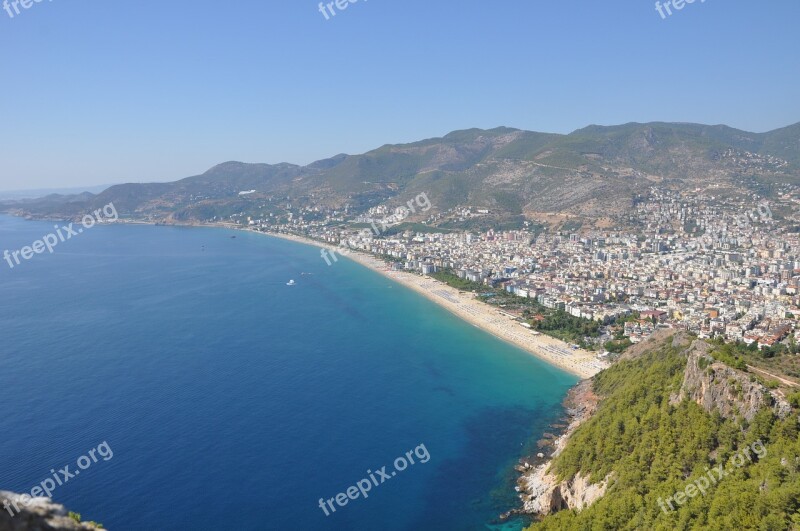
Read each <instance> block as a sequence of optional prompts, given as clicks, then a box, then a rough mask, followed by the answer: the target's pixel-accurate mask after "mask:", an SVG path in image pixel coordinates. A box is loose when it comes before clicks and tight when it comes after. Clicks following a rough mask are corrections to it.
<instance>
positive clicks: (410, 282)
mask: <svg viewBox="0 0 800 531" xmlns="http://www.w3.org/2000/svg"><path fill="white" fill-rule="evenodd" d="M252 232H256V233H258V234H267V235H268V236H273V237H277V238H283V239H286V240H291V241H294V242H297V243H303V244H306V245H313V246H315V247H320V248H327V249H333V248H336V246H334V245H332V244H324V243H322V242H318V241H315V240H312V239H309V238H303V237H301V236H295V235H290V234H281V233H271V232H270V233H264V232H259V231H252ZM339 256H346V258H349V259H351V260H353V261H355V262H358V263H359V264H361V265H363V266H365V267H368V268H370V269H372V270H374V271H377V272H378V273H380V274H382V275H384V276H386V277H388V278H390V279H391V280H394V281H395V282H397V283H399V284H402V285H403V286H406V287H407V288H409V289H412V290H414V291H416V292H417V293H419V294H420V295H423V296H424V297H427V298H428V299H429V300H431V301H433V302H434V303H436V304H438V305H439V306H441V307H443V308H445V309H446V310H448V311H450V312H452V313H454V314H455V315H457V316H458V317H460V318H462V319H463V320H465V321H467V322H468V323H470V324H472V325H474V326H476V327H477V328H480V329H481V330H484V331H485V332H488V333H490V334H492V335H493V336H495V337H497V338H499V339H502V340H503V341H506V342H508V343H511V344H512V345H514V346H517V347H519V348H521V349H523V350H525V351H527V352H529V353H531V354H533V355H534V356H536V357H538V358H540V359H542V360H544V361H546V362H547V363H550V364H552V365H555V366H556V367H559V368H561V369H563V370H565V371H567V372H570V373H572V374H575V375H576V376H579V377H581V378H590V377H592V376H594V375H595V374H597V373H598V372H600V371H602V370H603V369H605V368H606V367H607V366H608V364H606V363H605V362H603V361H600V360H598V359H597V357H596V356H595V354H594V353H592V352H589V351H586V350H582V349H572V348H571V347H570V346H569V345H568V344H567V343H565V342H563V341H560V340H558V339H555V338H552V337H549V336H546V335H543V334H540V335H534V334H533V332H532V331H531V330H529V329H527V328H525V327H523V326H522V325H521V324H520V323H519V322H517V321H514V320H512V319H511V318H509V317H506V316H504V315H502V314H501V313H500V311H499V310H498V309H497V308H496V307H494V306H491V305H489V304H486V303H484V302H481V301H479V300H476V298H475V295H474V294H472V293H466V292H462V291H459V290H457V289H455V288H452V287H450V286H448V285H447V284H444V283H442V282H439V281H438V280H435V279H433V278H431V277H425V276H422V275H418V274H415V273H410V272H405V271H392V270H391V266H390V265H389V264H387V263H386V262H385V261H383V260H381V259H380V258H377V257H375V256H373V255H370V254H366V253H361V252H356V251H351V252H349V253H348V254H346V255H342V254H339ZM321 259H322V258H320V260H321Z"/></svg>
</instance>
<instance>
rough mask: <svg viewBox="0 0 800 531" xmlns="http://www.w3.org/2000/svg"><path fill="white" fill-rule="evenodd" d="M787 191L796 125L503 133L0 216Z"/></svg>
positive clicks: (580, 203)
mask: <svg viewBox="0 0 800 531" xmlns="http://www.w3.org/2000/svg"><path fill="white" fill-rule="evenodd" d="M159 177H160V178H161V179H162V180H167V179H169V177H170V176H159ZM109 178H113V176H110V177H109ZM787 184H788V185H797V184H800V123H797V124H794V125H791V126H788V127H785V128H782V129H778V130H775V131H770V132H767V133H750V132H747V131H741V130H738V129H733V128H730V127H726V126H723V125H700V124H686V123H647V124H640V123H630V124H624V125H616V126H609V127H603V126H596V125H593V126H589V127H585V128H583V129H579V130H577V131H574V132H572V133H570V134H567V135H563V134H550V133H537V132H533V131H522V130H518V129H511V128H508V127H499V128H495V129H489V130H484V129H468V130H463V131H454V132H452V133H450V134H447V135H445V136H444V137H441V138H430V139H427V140H421V141H418V142H413V143H409V144H392V145H389V144H387V145H384V146H382V147H379V148H377V149H374V150H371V151H368V152H367V153H363V154H359V155H344V154H340V155H336V156H334V157H331V158H329V159H325V160H320V161H317V162H315V163H312V164H309V165H307V166H298V165H294V164H286V163H282V164H246V163H241V162H227V163H223V164H219V165H217V166H215V167H213V168H211V169H210V170H208V171H207V172H205V173H204V174H202V175H197V176H194V177H188V178H185V179H182V180H179V181H175V182H161V183H150V184H122V185H117V186H113V187H111V188H109V189H108V190H106V191H104V192H102V193H100V194H96V195H95V194H84V195H79V196H63V195H52V196H48V197H46V198H43V199H39V200H35V201H5V202H0V211H15V212H23V213H25V214H27V215H32V216H37V217H60V218H62V219H69V218H72V217H75V216H82V215H84V214H85V213H86V212H91V211H93V210H95V209H97V208H102V207H103V206H104V205H106V204H108V203H111V202H113V203H114V205H115V206H116V208H117V209H118V211H119V213H120V215H121V216H122V217H123V218H134V219H146V220H149V221H166V222H169V221H205V220H209V219H225V218H227V217H229V216H230V215H232V214H236V213H241V212H252V211H253V210H254V209H256V207H258V208H265V207H264V205H269V204H271V203H272V202H275V203H281V204H284V205H285V204H291V205H292V206H293V207H296V208H304V209H306V210H305V212H306V213H308V212H309V209H310V210H311V211H314V212H318V211H321V212H330V211H332V210H333V211H338V210H342V209H346V210H347V211H348V212H351V213H353V212H355V213H359V212H363V211H366V210H368V209H369V208H371V207H375V206H379V205H381V206H397V205H399V204H402V203H405V202H406V201H407V200H408V199H410V198H413V197H415V196H416V195H417V194H419V193H423V192H424V193H426V194H427V195H428V196H429V197H430V200H431V203H432V205H433V212H432V213H440V214H441V213H444V212H448V211H451V210H453V209H459V208H462V207H476V208H479V209H485V210H488V211H490V212H491V213H492V216H495V217H496V219H497V220H498V221H502V220H508V219H518V218H521V217H524V218H527V219H531V220H535V219H539V218H548V215H549V214H559V215H565V214H566V215H576V216H585V217H586V218H587V219H597V218H605V217H607V216H609V215H612V216H613V215H620V214H624V213H625V212H627V211H628V210H629V209H630V208H631V205H632V202H633V201H634V199H635V197H636V196H638V195H640V194H646V193H647V192H648V191H649V190H650V189H651V188H652V187H653V186H657V187H659V188H660V189H671V190H677V191H681V190H691V189H695V188H697V187H712V189H713V190H714V194H713V195H718V196H724V195H726V194H729V193H731V194H738V193H740V192H742V191H744V192H750V193H758V194H759V195H762V196H771V195H774V194H775V193H777V192H778V191H779V190H781V189H782V188H781V186H783V185H787ZM242 192H246V194H245V195H242V194H241V193H242ZM250 192H252V193H250Z"/></svg>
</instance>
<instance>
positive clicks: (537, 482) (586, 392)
mask: <svg viewBox="0 0 800 531" xmlns="http://www.w3.org/2000/svg"><path fill="white" fill-rule="evenodd" d="M599 401H600V399H599V397H598V396H597V395H595V394H594V392H593V391H592V381H591V380H584V381H582V382H581V383H580V384H578V385H577V386H576V387H574V388H573V389H572V390H571V391H570V394H569V396H568V397H567V400H566V405H567V412H568V414H569V416H570V422H569V425H568V426H567V428H566V429H565V430H564V432H563V433H562V434H561V436H560V437H558V438H557V439H556V440H555V442H554V443H553V453H552V454H551V456H550V459H549V460H548V461H547V462H546V463H543V464H540V465H538V466H536V467H533V466H531V465H530V464H529V463H527V462H526V463H523V464H522V465H521V466H520V471H522V472H523V474H522V476H521V477H520V479H519V481H518V486H517V488H518V490H519V492H520V499H521V500H522V511H521V512H524V513H527V514H536V515H541V516H544V515H547V514H550V513H554V512H557V511H560V510H563V509H575V510H578V511H579V510H581V509H583V508H585V507H588V506H589V505H591V504H592V503H594V502H595V501H596V500H597V499H599V498H600V497H601V496H602V495H603V494H605V492H606V489H607V488H608V484H609V481H610V479H611V478H610V477H606V478H605V479H604V480H603V481H601V482H600V483H595V484H592V483H590V482H589V477H588V475H587V476H584V475H583V474H580V473H579V474H577V475H576V476H575V477H572V478H569V479H566V480H564V481H559V479H558V477H557V476H556V475H555V474H552V473H550V472H549V469H550V465H551V463H552V460H553V458H555V457H556V456H558V455H559V454H560V453H561V452H562V451H563V449H564V447H565V446H566V443H567V441H568V440H569V437H570V436H571V435H572V433H573V432H574V431H575V430H576V429H578V426H580V425H581V424H583V423H584V422H585V421H586V420H587V419H589V418H590V417H591V416H592V414H594V412H595V410H596V409H597V405H598V403H599Z"/></svg>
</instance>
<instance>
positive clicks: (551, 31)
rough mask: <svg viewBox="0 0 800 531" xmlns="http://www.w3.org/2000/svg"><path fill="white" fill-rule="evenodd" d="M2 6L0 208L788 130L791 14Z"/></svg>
mask: <svg viewBox="0 0 800 531" xmlns="http://www.w3.org/2000/svg"><path fill="white" fill-rule="evenodd" d="M6 1H7V2H9V5H8V7H9V10H10V11H11V13H12V14H13V15H14V16H13V17H11V16H9V14H8V13H7V12H6V11H5V10H0V76H2V77H0V80H2V82H3V83H2V86H3V89H4V90H3V92H4V93H3V95H2V97H1V98H0V190H19V189H38V188H67V187H77V186H90V185H98V184H111V183H121V182H155V181H171V180H176V179H179V178H183V177H187V176H191V175H197V174H200V173H202V172H204V171H206V170H207V169H209V168H211V167H212V166H214V165H216V164H219V163H221V162H225V161H229V160H238V161H244V162H267V163H279V162H291V163H295V164H307V163H309V162H312V161H314V160H318V159H322V158H327V157H330V156H333V155H335V154H338V153H363V152H365V151H369V150H370V149H374V148H377V147H379V146H381V145H384V144H387V143H403V142H413V141H416V140H421V139H424V138H431V137H437V136H443V135H445V134H447V133H448V132H450V131H453V130H457V129H466V128H472V127H480V128H492V127H497V126H500V125H503V126H508V127H516V128H520V129H528V130H534V131H546V132H556V133H569V132H570V131H573V130H575V129H578V128H581V127H584V126H586V125H589V124H602V125H614V124H620V123H627V122H632V121H635V122H648V121H675V122H698V123H707V124H719V123H722V124H726V125H730V126H732V127H737V128H740V129H745V130H748V131H753V132H764V131H768V130H772V129H776V128H779V127H784V126H787V125H790V124H793V123H796V122H800V97H798V96H800V64H798V63H799V62H800V54H799V53H798V52H800V32H799V31H797V28H798V26H799V25H800V2H798V0H770V1H769V2H763V1H762V2H756V1H755V0H724V1H723V0H705V1H702V0H696V1H695V2H694V3H692V4H686V5H684V7H683V8H682V9H681V10H676V9H674V8H671V9H670V11H672V15H666V10H664V9H662V11H663V12H664V13H665V17H664V18H662V16H661V15H659V12H658V11H657V10H656V8H655V4H654V2H652V1H650V0H613V1H612V0H609V1H605V2H603V1H596V0H591V1H590V0H581V1H576V0H551V1H540V0H503V1H499V2H489V1H478V0H458V1H455V0H447V1H439V0H403V1H399V0H359V1H358V2H356V3H353V4H349V5H347V8H346V9H344V10H338V9H337V8H336V6H335V5H334V6H333V10H334V11H336V13H337V14H336V15H335V16H334V15H331V14H330V12H327V17H328V18H327V19H326V16H325V15H323V14H322V13H321V12H320V11H319V2H318V0H317V1H312V0H287V1H277V0H233V1H227V2H222V1H212V0H170V1H169V2H164V1H162V0H158V1H156V0H137V1H135V2H133V1H126V0H114V1H98V0H44V1H38V0H37V3H32V4H31V5H30V7H29V8H28V9H23V8H22V7H21V6H18V7H19V11H20V13H19V14H16V13H15V11H14V7H13V5H11V4H12V3H13V2H12V0H6ZM24 1H26V2H27V1H30V0H24ZM673 1H675V0H673ZM0 2H2V0H0ZM340 3H342V4H345V2H344V0H340ZM663 3H664V2H662V4H663ZM0 8H2V4H1V3H0Z"/></svg>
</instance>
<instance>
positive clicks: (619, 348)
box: [603, 337, 633, 354]
mask: <svg viewBox="0 0 800 531" xmlns="http://www.w3.org/2000/svg"><path fill="white" fill-rule="evenodd" d="M631 345H633V343H631V340H630V339H628V338H627V337H623V338H622V339H617V340H616V341H606V342H605V344H604V345H603V348H605V349H606V350H607V351H609V352H613V353H615V354H619V353H620V352H623V351H624V350H625V349H626V348H628V347H629V346H631Z"/></svg>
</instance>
